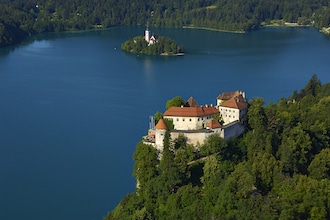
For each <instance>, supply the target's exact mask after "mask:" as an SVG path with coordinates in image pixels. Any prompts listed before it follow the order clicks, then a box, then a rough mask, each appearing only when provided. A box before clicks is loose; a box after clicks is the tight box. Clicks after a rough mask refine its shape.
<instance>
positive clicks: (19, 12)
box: [0, 0, 330, 46]
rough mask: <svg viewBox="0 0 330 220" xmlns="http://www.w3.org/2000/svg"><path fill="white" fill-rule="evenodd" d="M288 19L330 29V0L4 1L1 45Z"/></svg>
mask: <svg viewBox="0 0 330 220" xmlns="http://www.w3.org/2000/svg"><path fill="white" fill-rule="evenodd" d="M282 19H283V20H285V21H287V22H298V23H301V24H311V25H314V26H316V27H328V26H329V23H330V7H329V0H316V1H315V0H244V1H243V0H235V1H234V0H185V1H183V0H179V1H173V0H170V1H169V0H157V1H151V0H146V1H138V0H16V1H10V0H1V1H0V46H4V45H8V44H13V43H17V42H20V41H21V40H22V39H24V37H26V36H28V35H30V34H35V33H40V32H58V31H64V30H84V29H91V28H106V27H111V26H118V25H145V24H146V23H147V21H149V23H150V25H151V26H168V27H182V26H193V27H204V28H215V29H222V30H230V31H249V30H253V29H256V28H258V26H259V25H260V24H261V23H262V22H266V23H269V22H270V21H271V20H282Z"/></svg>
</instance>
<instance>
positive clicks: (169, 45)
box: [121, 28, 184, 56]
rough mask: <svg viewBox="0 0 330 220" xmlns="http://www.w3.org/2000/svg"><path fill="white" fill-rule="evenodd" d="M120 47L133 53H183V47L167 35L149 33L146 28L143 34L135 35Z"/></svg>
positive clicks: (168, 54) (171, 54)
mask: <svg viewBox="0 0 330 220" xmlns="http://www.w3.org/2000/svg"><path fill="white" fill-rule="evenodd" d="M121 49H122V50H124V51H126V52H130V53H135V54H146V55H166V56H174V55H184V51H183V47H182V46H179V45H177V44H176V43H175V41H174V40H172V39H171V38H168V37H163V36H157V35H150V31H149V30H148V28H147V29H146V31H145V35H144V37H143V36H136V37H134V38H133V39H129V40H127V41H126V42H125V43H123V44H122V45H121Z"/></svg>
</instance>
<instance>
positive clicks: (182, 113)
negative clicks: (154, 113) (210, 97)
mask: <svg viewBox="0 0 330 220" xmlns="http://www.w3.org/2000/svg"><path fill="white" fill-rule="evenodd" d="M217 113H219V110H218V109H216V108H214V107H200V106H198V107H171V108H169V109H168V110H167V111H166V112H165V113H164V116H177V117H201V116H206V115H215V114H217Z"/></svg>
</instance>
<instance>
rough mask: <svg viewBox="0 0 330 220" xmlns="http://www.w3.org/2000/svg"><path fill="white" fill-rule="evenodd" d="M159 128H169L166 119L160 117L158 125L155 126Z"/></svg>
mask: <svg viewBox="0 0 330 220" xmlns="http://www.w3.org/2000/svg"><path fill="white" fill-rule="evenodd" d="M155 128H156V129H157V130H167V125H166V123H165V121H164V119H162V118H161V119H159V121H158V123H157V125H156V127H155Z"/></svg>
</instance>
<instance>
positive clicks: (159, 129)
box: [143, 91, 248, 152]
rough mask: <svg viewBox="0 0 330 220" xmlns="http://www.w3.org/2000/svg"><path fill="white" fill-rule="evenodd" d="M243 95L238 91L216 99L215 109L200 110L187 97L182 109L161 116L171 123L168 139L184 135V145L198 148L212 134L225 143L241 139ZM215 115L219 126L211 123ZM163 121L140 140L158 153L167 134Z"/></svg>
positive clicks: (213, 122)
mask: <svg viewBox="0 0 330 220" xmlns="http://www.w3.org/2000/svg"><path fill="white" fill-rule="evenodd" d="M243 95H244V93H242V92H240V91H236V92H231V93H227V94H222V95H220V96H218V98H217V103H218V104H219V105H218V106H216V107H214V106H213V105H205V106H200V105H198V103H197V101H196V100H195V99H194V98H193V97H190V98H189V99H188V101H187V102H186V104H185V105H184V106H181V107H174V106H173V107H170V108H169V109H168V110H166V111H165V112H164V114H163V118H164V119H169V120H172V121H173V125H174V129H173V130H170V134H171V139H172V140H175V139H176V138H178V137H179V135H184V136H185V138H186V141H187V143H188V144H192V145H194V146H198V145H199V144H203V143H204V141H205V140H206V138H207V137H208V136H210V135H212V134H218V135H219V136H220V137H222V138H224V139H225V140H228V139H229V138H231V137H237V136H239V135H241V134H242V133H244V131H245V127H244V125H243V123H242V120H241V119H242V118H243V117H244V116H245V115H246V113H247V109H248V103H247V101H246V99H245V97H244V96H245V95H244V96H243ZM218 114H221V116H222V119H223V120H224V123H223V125H221V124H220V122H219V121H218V120H216V119H215V118H217V117H215V116H217V115H218ZM164 119H160V120H159V121H158V123H157V125H156V126H152V127H150V129H149V131H148V135H147V136H144V137H143V141H144V142H145V143H147V144H151V145H153V146H154V147H156V148H157V150H159V151H160V152H161V151H162V149H163V141H164V137H165V133H166V131H167V130H168V127H167V125H166V123H165V120H164ZM152 120H153V119H152Z"/></svg>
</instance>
